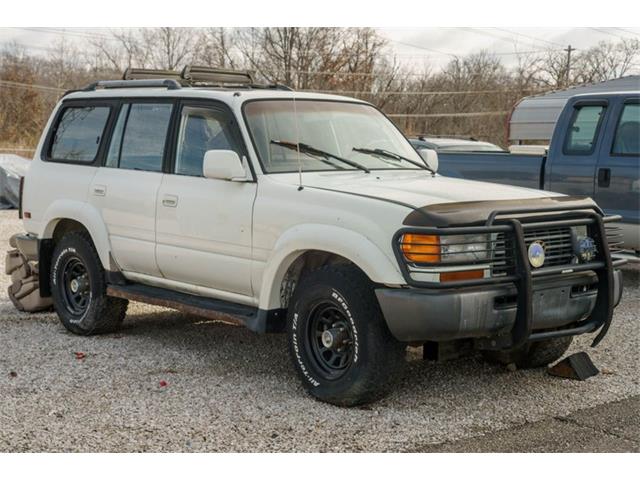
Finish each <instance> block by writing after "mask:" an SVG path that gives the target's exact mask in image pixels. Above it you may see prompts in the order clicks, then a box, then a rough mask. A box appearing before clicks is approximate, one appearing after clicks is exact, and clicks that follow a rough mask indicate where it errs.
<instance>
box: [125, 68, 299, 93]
mask: <svg viewBox="0 0 640 480" xmlns="http://www.w3.org/2000/svg"><path fill="white" fill-rule="evenodd" d="M158 78H163V79H166V78H169V79H174V80H176V81H177V82H179V83H180V84H181V85H182V86H183V87H210V88H216V87H217V88H265V89H276V90H292V89H291V88H290V87H287V86H286V85H280V84H261V83H256V81H255V77H254V73H253V72H252V71H250V70H232V69H229V68H216V67H203V66H198V65H187V66H185V67H184V68H183V69H182V71H181V72H177V71H175V70H152V69H146V68H128V69H127V70H126V71H125V72H124V75H123V77H122V79H123V80H139V79H158Z"/></svg>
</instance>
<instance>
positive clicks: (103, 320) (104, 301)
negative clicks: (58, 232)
mask: <svg viewBox="0 0 640 480" xmlns="http://www.w3.org/2000/svg"><path fill="white" fill-rule="evenodd" d="M50 280H51V296H52V298H53V305H54V308H55V310H56V313H57V314H58V317H60V321H61V322H62V324H63V325H64V327H65V328H66V329H67V330H69V331H71V332H73V333H77V334H79V335H91V334H96V333H106V332H112V331H114V330H116V329H117V328H118V327H119V326H120V325H121V324H122V321H123V320H124V317H125V314H126V312H127V305H128V303H129V302H128V301H127V300H124V299H120V298H113V297H108V296H107V295H106V289H107V285H106V282H105V274H104V269H103V268H102V264H101V263H100V259H99V258H98V253H97V252H96V250H95V248H94V246H93V243H92V242H91V239H90V238H89V236H88V235H86V234H85V233H82V232H72V233H69V234H67V235H65V236H64V237H63V238H62V239H61V240H60V241H59V242H58V243H57V244H56V247H55V249H54V252H53V258H52V265H51V279H50Z"/></svg>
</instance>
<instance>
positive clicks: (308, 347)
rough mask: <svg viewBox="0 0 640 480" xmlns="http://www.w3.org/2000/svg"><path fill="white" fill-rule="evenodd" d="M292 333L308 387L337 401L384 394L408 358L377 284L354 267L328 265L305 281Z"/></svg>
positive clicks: (294, 305) (292, 315)
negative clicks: (378, 294) (384, 312)
mask: <svg viewBox="0 0 640 480" xmlns="http://www.w3.org/2000/svg"><path fill="white" fill-rule="evenodd" d="M287 334H288V336H289V347H290V354H291V359H292V362H293V365H294V367H295V369H296V371H297V373H298V376H299V377H300V379H301V380H302V383H303V385H304V386H305V388H306V389H307V390H308V391H309V393H310V394H311V395H313V396H314V397H316V398H318V399H320V400H322V401H325V402H329V403H333V404H335V405H342V406H352V405H357V404H362V403H366V402H370V401H373V400H376V399H377V398H379V397H381V396H382V395H384V394H385V393H386V391H387V389H388V387H389V386H390V384H391V382H392V381H393V380H394V379H395V378H396V377H397V373H398V371H399V367H400V366H401V364H402V362H403V358H404V352H405V346H404V344H402V343H400V342H398V341H397V340H395V339H394V338H393V337H392V336H391V333H390V332H389V330H388V328H387V325H386V323H385V320H384V318H383V316H382V312H381V311H380V307H379V306H378V303H377V300H376V298H375V295H374V292H373V288H372V284H371V282H370V281H369V279H368V278H367V277H366V276H365V275H364V274H363V273H362V272H361V271H360V270H358V269H357V268H355V267H352V266H326V267H323V268H320V269H318V270H316V271H314V272H311V273H310V274H308V275H306V276H305V277H303V278H302V279H301V280H300V282H299V284H298V286H297V287H296V290H295V292H294V295H293V299H292V301H291V303H290V306H289V310H288V318H287Z"/></svg>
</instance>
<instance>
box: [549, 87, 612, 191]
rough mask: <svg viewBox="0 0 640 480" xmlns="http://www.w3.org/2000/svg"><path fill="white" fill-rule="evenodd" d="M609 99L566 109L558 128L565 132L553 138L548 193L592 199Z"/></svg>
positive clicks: (577, 104)
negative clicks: (562, 126) (564, 127)
mask: <svg viewBox="0 0 640 480" xmlns="http://www.w3.org/2000/svg"><path fill="white" fill-rule="evenodd" d="M607 106H608V103H607V101H606V100H604V99H603V100H591V99H590V100H578V101H576V102H575V103H574V104H573V107H572V108H571V107H569V108H567V109H565V111H564V112H563V114H562V116H561V117H560V119H559V120H558V125H568V128H567V129H566V131H564V132H563V133H562V134H560V135H554V138H553V140H552V152H551V154H550V156H549V160H548V161H547V162H549V161H550V168H549V172H548V175H547V176H546V179H545V190H550V191H552V192H559V193H565V194H567V195H579V196H589V197H591V196H593V194H594V178H595V175H596V167H597V164H598V153H599V152H598V146H599V142H598V139H599V137H600V136H601V133H602V132H603V131H606V128H605V127H606V126H605V122H606V117H607V115H606V113H607Z"/></svg>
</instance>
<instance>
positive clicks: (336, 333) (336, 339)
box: [321, 327, 349, 350]
mask: <svg viewBox="0 0 640 480" xmlns="http://www.w3.org/2000/svg"><path fill="white" fill-rule="evenodd" d="M348 339H349V336H348V334H347V331H346V329H345V328H342V327H338V328H330V329H329V330H325V331H324V332H322V337H321V340H322V345H323V346H324V347H325V348H329V349H331V350H336V349H338V348H340V347H342V346H344V344H345V343H346V341H347V340H348Z"/></svg>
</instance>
